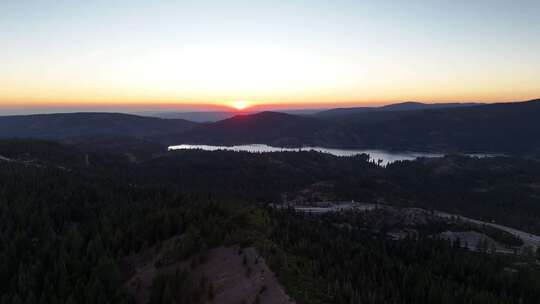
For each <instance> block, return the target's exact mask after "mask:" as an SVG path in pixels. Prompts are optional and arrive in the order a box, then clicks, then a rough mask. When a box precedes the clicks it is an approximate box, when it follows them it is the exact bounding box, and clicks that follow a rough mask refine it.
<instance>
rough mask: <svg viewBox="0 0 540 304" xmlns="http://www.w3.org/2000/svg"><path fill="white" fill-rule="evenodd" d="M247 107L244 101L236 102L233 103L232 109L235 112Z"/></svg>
mask: <svg viewBox="0 0 540 304" xmlns="http://www.w3.org/2000/svg"><path fill="white" fill-rule="evenodd" d="M248 106H249V105H248V103H247V101H245V100H236V101H234V102H233V107H234V108H235V109H237V110H244V109H245V108H247V107H248Z"/></svg>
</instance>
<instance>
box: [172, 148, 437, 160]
mask: <svg viewBox="0 0 540 304" xmlns="http://www.w3.org/2000/svg"><path fill="white" fill-rule="evenodd" d="M193 149H200V150H205V151H218V150H227V151H245V152H252V153H268V152H287V151H289V152H298V151H317V152H321V153H328V154H332V155H335V156H354V155H358V154H367V155H369V157H370V159H371V160H374V161H378V160H381V165H386V164H388V163H392V162H395V161H399V160H414V159H417V158H419V157H441V156H443V154H439V153H421V152H393V151H385V150H353V149H333V148H322V147H301V148H280V147H272V146H268V145H261V144H251V145H238V146H209V145H178V146H170V147H169V150H193Z"/></svg>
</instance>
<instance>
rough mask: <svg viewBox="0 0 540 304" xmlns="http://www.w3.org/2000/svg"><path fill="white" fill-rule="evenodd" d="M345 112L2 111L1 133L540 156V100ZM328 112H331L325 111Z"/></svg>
mask: <svg viewBox="0 0 540 304" xmlns="http://www.w3.org/2000/svg"><path fill="white" fill-rule="evenodd" d="M391 109H393V110H391ZM343 110H344V109H334V110H330V111H325V112H326V113H327V115H302V116H300V115H292V114H285V113H278V112H261V113H256V114H250V115H237V116H234V117H231V118H228V119H224V120H221V121H218V122H213V123H200V124H198V123H194V122H190V121H186V120H182V119H160V118H152V117H142V116H136V115H127V114H114V113H71V114H48V115H28V116H4V117H0V138H39V139H52V140H57V141H62V142H67V143H71V144H77V145H80V146H84V147H86V148H85V149H91V148H95V149H98V150H107V151H112V152H124V153H125V152H126V151H125V150H126V147H128V149H127V150H129V151H133V152H137V153H140V154H141V153H142V154H145V155H149V154H152V153H154V152H156V151H159V150H160V149H161V148H163V149H164V146H166V145H175V144H182V143H192V144H196V143H199V144H212V145H231V144H252V143H261V144H270V145H274V146H289V147H298V146H302V145H317V146H325V147H337V148H366V149H367V148H369V149H373V148H378V149H393V150H430V151H438V152H447V153H448V152H473V151H475V152H501V153H509V154H536V155H540V123H539V118H540V100H531V101H528V102H516V103H500V104H486V105H470V104H467V105H466V106H465V105H463V104H446V105H444V106H441V105H439V106H432V105H425V104H419V103H403V104H396V105H391V106H388V107H386V110H383V109H379V110H367V111H364V110H359V111H356V110H354V111H353V110H350V109H347V110H346V111H343ZM331 111H334V112H333V113H334V114H332V115H328V113H332V112H331ZM345 112H346V113H345ZM335 113H338V114H337V115H336V114H335ZM130 153H131V152H130Z"/></svg>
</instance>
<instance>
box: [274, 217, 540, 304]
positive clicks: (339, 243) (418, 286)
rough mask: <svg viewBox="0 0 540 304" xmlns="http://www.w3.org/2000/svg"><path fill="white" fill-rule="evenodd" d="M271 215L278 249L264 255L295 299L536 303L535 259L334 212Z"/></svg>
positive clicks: (539, 289) (539, 279) (539, 287)
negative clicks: (388, 228)
mask: <svg viewBox="0 0 540 304" xmlns="http://www.w3.org/2000/svg"><path fill="white" fill-rule="evenodd" d="M271 219H272V220H271V223H272V240H273V241H274V242H275V243H276V244H277V245H276V248H279V249H277V250H274V254H273V255H271V257H270V258H269V261H270V262H271V263H272V266H273V268H274V269H275V270H276V271H277V273H278V274H279V276H280V279H281V280H282V281H283V282H284V283H285V285H286V286H287V287H288V290H289V292H291V294H292V295H293V296H294V297H295V299H297V300H298V302H299V303H426V304H427V303H490V304H492V303H536V302H537V300H538V298H539V297H540V277H539V275H540V272H539V271H540V270H539V269H538V267H537V266H534V267H531V266H530V265H526V266H522V267H520V266H516V265H519V263H515V262H516V261H513V260H512V259H511V258H507V257H497V256H487V255H486V254H480V253H472V252H469V251H466V250H463V249H459V246H458V244H451V243H449V242H447V241H441V240H436V239H430V238H422V239H421V240H419V241H416V240H415V241H413V240H403V241H388V240H386V239H385V238H383V237H381V236H380V235H378V234H375V233H373V232H370V231H369V230H366V229H362V228H366V227H362V226H358V225H354V226H352V227H353V228H343V225H336V220H337V218H334V217H333V216H325V217H323V218H322V219H321V218H319V217H313V216H309V215H303V214H296V213H294V212H289V211H280V212H275V213H274V214H273V215H272V216H271ZM343 219H344V218H342V217H339V221H338V222H337V223H340V224H343V223H344V222H343ZM353 219H354V217H353ZM353 222H354V221H353ZM368 228H369V227H368Z"/></svg>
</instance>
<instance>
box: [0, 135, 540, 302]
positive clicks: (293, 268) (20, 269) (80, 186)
mask: <svg viewBox="0 0 540 304" xmlns="http://www.w3.org/2000/svg"><path fill="white" fill-rule="evenodd" d="M0 147H1V151H0V155H1V156H3V157H4V158H7V159H8V160H6V159H2V160H0V295H1V296H0V303H2V304H7V303H129V302H130V299H129V296H128V295H127V293H126V291H125V289H124V285H123V284H124V282H125V279H126V277H125V271H124V270H122V269H121V268H122V267H121V263H120V262H121V260H122V259H123V258H124V257H125V256H128V255H130V254H134V253H137V252H140V251H141V250H144V249H145V248H149V247H152V246H155V245H156V244H159V243H160V242H162V241H164V240H167V239H169V238H171V237H174V236H179V235H182V236H183V237H182V242H181V244H180V246H179V247H178V249H177V257H178V259H184V258H189V257H192V256H194V255H201V254H204V252H205V251H206V250H208V249H209V248H213V247H216V246H220V245H223V244H225V245H232V244H241V245H255V246H257V247H258V248H259V249H260V251H261V252H262V253H263V254H264V256H266V257H267V260H268V263H269V265H270V267H271V268H272V269H273V270H274V271H276V273H277V274H278V276H279V280H280V281H281V282H282V283H284V284H285V286H286V288H287V290H288V292H289V293H290V294H291V295H292V296H293V297H294V298H295V299H297V300H298V302H300V303H317V301H319V302H320V303H351V302H353V303H354V302H356V303H433V302H438V303H439V302H440V303H445V301H446V303H484V302H485V303H535V299H537V298H538V297H539V296H540V295H538V290H540V288H539V285H538V284H539V280H540V275H539V273H538V271H537V269H536V268H535V267H532V266H530V265H531V264H530V263H528V262H527V261H521V260H520V261H516V260H514V258H505V257H497V256H491V257H488V256H486V255H480V254H473V253H470V252H466V251H463V250H461V249H457V248H453V247H452V246H451V244H448V243H446V242H443V241H437V240H428V239H423V240H421V241H418V242H413V241H411V240H409V241H400V242H391V241H387V240H385V239H383V238H381V237H379V236H377V235H374V234H372V233H366V232H362V231H361V230H358V229H352V230H343V229H342V228H338V227H336V226H335V225H333V224H332V223H330V222H331V221H334V220H335V219H322V220H317V219H315V218H309V217H303V216H300V215H297V214H291V213H288V212H275V211H269V210H267V209H265V207H264V206H263V204H262V203H264V202H272V201H275V200H279V199H281V197H280V194H281V193H283V192H291V191H297V190H300V189H303V188H305V187H308V186H310V185H311V184H313V183H316V182H319V181H330V182H331V183H333V184H334V185H335V187H334V191H335V192H336V193H335V194H336V196H337V197H339V198H341V199H356V200H363V201H368V202H369V201H378V202H380V201H384V202H386V203H389V204H398V205H407V206H410V205H417V206H424V207H428V208H437V209H441V210H449V211H455V212H458V213H460V214H465V215H475V216H477V217H481V218H488V219H489V218H493V219H496V220H497V221H499V222H502V223H506V224H509V225H514V226H516V227H521V228H523V229H528V230H529V231H537V230H538V226H537V225H538V224H537V223H538V221H536V222H535V219H537V218H538V214H540V207H539V206H538V204H537V203H535V202H538V191H539V190H538V176H540V173H539V172H540V166H539V165H538V164H537V163H536V162H534V161H527V160H513V159H506V158H494V159H482V160H479V159H470V158H462V157H448V158H445V159H441V160H429V161H428V160H425V161H417V162H401V163H396V164H394V165H390V166H388V167H387V168H382V167H379V166H377V165H375V164H373V163H370V162H368V160H367V157H366V156H358V157H353V158H337V157H332V156H329V155H324V154H319V153H309V152H306V153H273V154H249V153H233V152H215V153H214V152H202V151H184V152H172V153H168V154H166V155H163V156H160V157H157V158H152V159H148V160H145V161H142V162H135V163H134V162H130V161H128V160H126V158H124V157H120V156H117V155H100V154H95V153H83V152H81V151H79V150H77V149H75V148H72V147H66V146H62V145H58V144H53V143H47V142H33V141H10V142H0ZM523 263H525V264H523ZM522 264H523V265H526V266H519V265H522ZM516 265H517V266H516ZM173 285H174V286H173ZM173 287H174V289H173ZM200 288H201V285H200V284H195V283H194V282H192V281H190V275H189V273H178V274H177V275H175V276H169V277H163V276H160V277H158V279H156V282H155V284H154V289H153V293H152V294H153V296H152V299H153V300H152V303H190V302H191V303H199V302H204V301H205V300H206V298H205V297H208V294H209V292H208V291H207V290H205V291H202V290H200ZM203 288H207V286H203ZM171 289H173V290H179V291H180V290H182V291H183V292H181V293H175V292H171ZM183 296H185V297H184V298H183ZM360 301H361V302H360ZM520 301H521V302H520Z"/></svg>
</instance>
